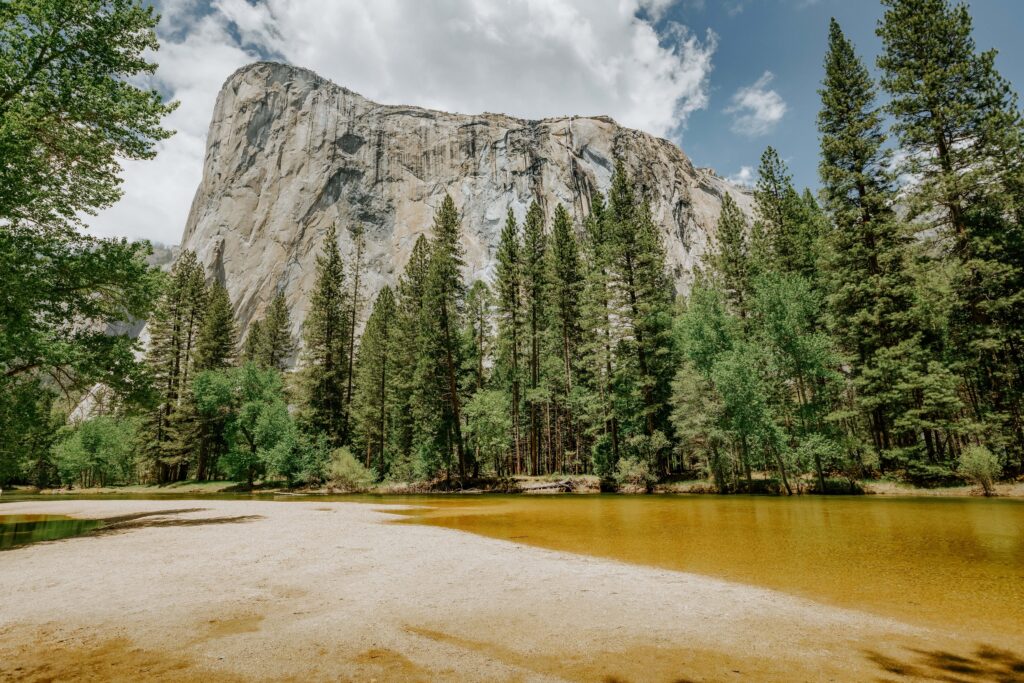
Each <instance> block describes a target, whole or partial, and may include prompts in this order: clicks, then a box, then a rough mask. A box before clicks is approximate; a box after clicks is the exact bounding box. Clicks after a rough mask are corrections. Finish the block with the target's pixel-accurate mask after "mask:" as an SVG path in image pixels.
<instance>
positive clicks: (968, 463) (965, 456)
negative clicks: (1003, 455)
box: [960, 446, 1003, 496]
mask: <svg viewBox="0 0 1024 683" xmlns="http://www.w3.org/2000/svg"><path fill="white" fill-rule="evenodd" d="M1002 471H1003V465H1002V463H1001V462H999V456H997V455H996V454H995V453H993V452H992V451H990V450H989V449H987V448H985V447H984V446H968V447H967V448H965V449H964V450H963V452H962V453H961V454H960V474H961V475H963V476H964V477H966V478H967V479H969V480H971V481H973V482H974V483H975V484H978V485H979V486H981V490H982V491H984V492H985V495H986V496H991V495H992V493H993V487H994V485H995V481H996V479H998V478H999V475H1000V474H1002Z"/></svg>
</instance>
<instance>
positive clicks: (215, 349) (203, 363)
mask: <svg viewBox="0 0 1024 683" xmlns="http://www.w3.org/2000/svg"><path fill="white" fill-rule="evenodd" d="M237 352H238V326H237V325H236V324H235V312H234V307H233V306H232V305H231V299H230V298H229V296H228V291H227V290H226V289H225V288H224V285H222V284H221V283H219V282H216V281H214V282H213V284H211V285H210V288H209V291H208V294H207V300H206V310H205V311H204V313H203V321H202V324H201V325H200V327H199V334H198V336H197V338H196V361H195V362H196V369H197V370H217V369H220V368H226V367H230V366H231V365H233V364H234V362H235V356H236V354H237Z"/></svg>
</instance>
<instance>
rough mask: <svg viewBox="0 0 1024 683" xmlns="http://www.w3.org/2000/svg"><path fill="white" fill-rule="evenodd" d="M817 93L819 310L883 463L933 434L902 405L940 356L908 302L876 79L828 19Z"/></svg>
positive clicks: (906, 260)
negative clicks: (824, 252) (822, 259)
mask: <svg viewBox="0 0 1024 683" xmlns="http://www.w3.org/2000/svg"><path fill="white" fill-rule="evenodd" d="M820 94H821V99H822V109H821V112H820V113H819V115H818V128H819V131H820V132H821V165H820V171H821V177H822V183H823V186H824V187H823V195H824V197H825V202H826V207H827V208H828V211H829V214H830V215H831V217H832V221H833V223H834V229H833V230H832V231H831V233H830V235H829V245H828V246H829V249H828V257H827V268H826V269H825V273H826V281H827V286H826V289H827V291H828V313H827V316H826V319H827V322H828V324H829V329H830V330H831V332H832V334H833V336H834V338H835V339H836V341H837V342H838V344H839V345H840V347H841V349H842V350H843V351H844V353H845V355H846V364H845V365H846V367H848V368H849V369H848V373H849V376H850V380H851V383H852V392H853V403H854V405H856V406H857V407H858V408H859V410H860V411H861V412H862V413H863V414H864V415H865V416H866V423H867V428H868V432H869V434H870V437H871V444H872V446H873V448H874V450H875V451H876V452H877V453H878V455H880V456H881V457H882V458H883V460H882V462H883V464H885V462H886V460H888V459H889V458H891V457H893V456H896V455H898V453H899V452H900V451H906V450H907V449H915V448H916V446H917V445H918V444H919V443H924V441H922V438H924V439H925V440H926V441H927V442H928V443H933V442H934V440H935V439H936V438H937V435H935V434H932V433H928V434H927V435H926V434H925V433H924V432H925V431H927V427H925V426H924V425H923V424H921V423H919V422H917V421H915V420H911V419H910V415H911V411H913V412H914V413H917V411H919V410H921V408H922V407H923V404H924V402H926V401H927V400H928V396H927V395H926V392H925V387H926V386H927V385H928V377H927V371H928V367H929V365H930V364H934V363H938V362H939V359H938V358H937V357H936V356H937V350H932V351H929V350H928V349H926V348H925V346H924V345H925V343H927V341H928V337H927V335H926V334H925V330H923V329H922V328H921V326H920V325H919V323H918V315H917V313H916V311H915V307H916V306H917V299H916V293H915V288H916V283H915V281H914V278H913V271H912V269H911V265H912V263H911V259H912V256H913V254H912V251H911V250H912V242H911V238H910V236H909V235H908V233H907V230H906V229H905V228H904V226H903V224H902V223H901V222H900V220H899V218H898V217H897V215H896V214H895V212H894V210H893V206H894V204H895V202H896V188H895V182H894V179H893V177H892V174H891V172H890V171H889V166H890V163H889V161H890V160H889V156H890V155H889V154H888V152H887V151H886V150H885V148H884V144H885V139H886V138H885V134H884V132H883V130H882V113H881V111H880V110H879V109H878V108H877V106H876V104H875V99H876V95H875V86H874V83H873V82H872V80H871V76H870V74H869V73H868V70H867V68H866V67H865V66H864V64H863V62H861V60H860V59H859V58H858V57H857V54H856V52H855V50H854V47H853V44H852V43H851V42H850V41H849V40H848V39H847V38H846V37H845V36H844V35H843V32H842V30H841V28H840V27H839V24H838V23H837V22H836V21H835V20H834V19H833V20H832V22H831V25H830V28H829V51H828V54H827V56H826V58H825V78H824V81H823V87H822V89H821V91H820ZM896 378H899V381H896ZM927 417H928V419H934V418H935V416H934V415H928V416H927ZM897 425H900V426H901V427H900V428H897ZM912 455H918V454H913V453H912ZM932 455H933V456H934V453H933V454H932Z"/></svg>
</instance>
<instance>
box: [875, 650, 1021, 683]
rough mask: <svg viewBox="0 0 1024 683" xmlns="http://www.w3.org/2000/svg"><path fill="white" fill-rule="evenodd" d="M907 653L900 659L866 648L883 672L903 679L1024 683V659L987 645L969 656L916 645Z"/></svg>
mask: <svg viewBox="0 0 1024 683" xmlns="http://www.w3.org/2000/svg"><path fill="white" fill-rule="evenodd" d="M906 652H907V654H906V656H905V657H903V658H897V657H891V656H889V655H883V654H881V653H879V652H875V651H873V650H867V651H866V652H865V655H866V656H867V658H868V659H870V660H871V661H872V662H874V663H875V665H877V666H878V667H879V668H880V669H882V670H883V671H885V672H887V673H889V674H894V675H896V676H900V677H905V678H921V679H925V680H929V681H950V682H951V683H975V682H976V681H998V682H999V683H1024V659H1022V658H1021V657H1020V656H1018V655H1015V654H1014V653H1012V652H1009V651H1007V650H1001V649H998V648H995V647H991V646H989V645H979V646H978V647H977V649H976V650H975V651H974V653H973V654H972V655H969V656H963V655H958V654H955V653H952V652H948V651H946V650H921V649H917V648H907V649H906ZM881 680H891V679H888V678H883V679H881Z"/></svg>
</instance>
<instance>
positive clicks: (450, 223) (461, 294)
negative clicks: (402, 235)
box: [413, 195, 467, 479]
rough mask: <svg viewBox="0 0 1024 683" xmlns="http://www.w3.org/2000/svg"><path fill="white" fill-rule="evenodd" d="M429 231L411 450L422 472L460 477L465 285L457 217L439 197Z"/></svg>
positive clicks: (449, 201) (463, 461) (463, 468)
mask: <svg viewBox="0 0 1024 683" xmlns="http://www.w3.org/2000/svg"><path fill="white" fill-rule="evenodd" d="M433 227H434V230H433V233H434V236H433V240H432V242H431V244H430V252H429V260H428V262H427V265H426V277H425V281H424V283H423V288H422V304H421V307H420V310H419V312H418V313H419V315H418V320H417V321H416V325H417V326H418V329H417V332H418V334H417V338H416V346H415V348H416V350H417V358H416V366H415V375H414V389H413V390H414V400H413V411H414V417H415V420H416V430H415V431H416V436H415V439H414V444H413V448H414V450H415V451H417V452H418V453H419V454H420V456H421V458H420V459H421V463H422V465H423V471H424V473H426V474H428V475H430V476H433V475H436V474H438V473H440V472H444V473H445V474H446V475H447V476H450V475H451V474H452V473H453V472H455V471H457V474H458V476H459V478H460V479H465V478H466V471H467V457H466V451H465V447H464V444H463V439H462V415H461V410H462V405H461V404H462V397H461V396H460V394H459V386H460V384H461V381H460V378H459V373H460V371H461V369H462V368H463V367H464V365H463V363H462V358H461V353H462V347H461V345H460V344H459V330H460V329H461V327H462V322H461V319H462V315H463V311H464V303H465V283H464V282H463V279H462V267H463V256H462V246H461V243H460V235H461V219H460V218H459V213H458V210H457V209H456V208H455V202H453V201H452V198H451V197H450V196H448V195H446V196H445V199H444V201H443V202H442V203H441V206H440V207H438V209H437V211H436V212H435V214H434V226H433ZM453 455H454V458H453ZM456 468H457V470H456Z"/></svg>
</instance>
